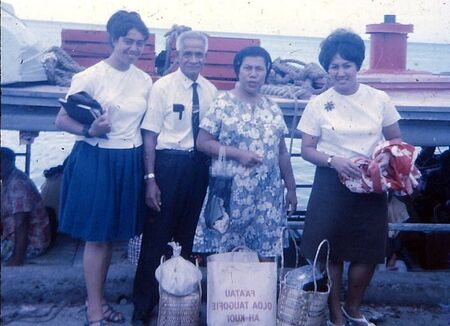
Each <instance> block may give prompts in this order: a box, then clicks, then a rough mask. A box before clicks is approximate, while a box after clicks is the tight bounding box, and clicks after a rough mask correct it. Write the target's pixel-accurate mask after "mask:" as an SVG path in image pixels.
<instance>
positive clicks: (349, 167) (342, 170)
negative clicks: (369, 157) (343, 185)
mask: <svg viewBox="0 0 450 326" xmlns="http://www.w3.org/2000/svg"><path fill="white" fill-rule="evenodd" d="M331 166H332V167H333V168H334V169H335V170H336V171H337V172H338V173H339V174H341V175H342V176H344V177H345V178H347V179H355V178H359V177H360V176H361V170H360V169H359V167H358V165H357V164H356V163H354V162H352V161H351V160H350V159H347V158H343V157H338V156H335V157H333V159H332V160H331Z"/></svg>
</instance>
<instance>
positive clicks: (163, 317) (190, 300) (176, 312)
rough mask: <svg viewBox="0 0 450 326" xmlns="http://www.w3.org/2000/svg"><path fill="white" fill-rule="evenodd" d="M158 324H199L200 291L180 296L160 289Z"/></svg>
mask: <svg viewBox="0 0 450 326" xmlns="http://www.w3.org/2000/svg"><path fill="white" fill-rule="evenodd" d="M159 296H160V297H159V313H158V326H163V325H164V326H194V325H195V326H197V325H199V323H200V306H201V301H202V300H201V294H200V291H197V292H194V293H191V294H189V295H186V296H183V297H178V296H175V295H172V294H170V293H168V292H166V291H164V290H162V289H160V291H159Z"/></svg>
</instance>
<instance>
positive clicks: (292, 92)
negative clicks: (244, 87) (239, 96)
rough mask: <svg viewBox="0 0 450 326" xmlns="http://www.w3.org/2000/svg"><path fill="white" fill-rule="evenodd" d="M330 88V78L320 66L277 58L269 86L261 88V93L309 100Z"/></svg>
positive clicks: (270, 75) (269, 79) (269, 78)
mask: <svg viewBox="0 0 450 326" xmlns="http://www.w3.org/2000/svg"><path fill="white" fill-rule="evenodd" d="M330 86H331V80H330V77H329V76H328V74H327V73H326V72H325V71H324V70H323V69H322V68H321V67H320V66H319V65H317V64H315V63H308V64H306V63H304V62H302V61H299V60H295V59H281V58H277V59H275V60H274V62H273V63H272V69H271V70H270V73H269V77H268V84H265V85H264V86H263V87H262V88H261V92H262V93H263V94H266V95H271V96H277V97H283V98H290V99H299V100H307V99H309V98H310V97H311V96H312V95H317V94H320V93H322V92H324V91H326V90H327V89H328V88H329V87H330Z"/></svg>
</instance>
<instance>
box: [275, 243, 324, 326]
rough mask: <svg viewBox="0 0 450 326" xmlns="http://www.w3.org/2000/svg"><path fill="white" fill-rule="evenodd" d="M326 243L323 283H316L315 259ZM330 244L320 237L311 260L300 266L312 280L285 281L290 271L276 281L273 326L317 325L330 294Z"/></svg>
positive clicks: (306, 276)
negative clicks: (310, 281)
mask: <svg viewBox="0 0 450 326" xmlns="http://www.w3.org/2000/svg"><path fill="white" fill-rule="evenodd" d="M325 244H326V245H327V256H326V271H327V274H326V276H327V277H326V279H325V278H323V280H324V281H326V282H319V281H318V280H317V279H318V276H317V267H316V265H317V259H318V257H319V253H320V250H321V249H322V246H323V245H325ZM329 259H330V244H329V242H328V240H323V241H322V242H321V243H320V244H319V246H318V248H317V251H316V256H315V257H314V262H313V264H312V266H311V265H309V266H306V267H310V268H309V269H308V268H306V269H305V268H303V270H302V272H303V273H304V276H305V278H306V279H308V278H309V277H310V276H312V283H307V282H305V284H304V285H303V286H301V287H299V286H298V284H295V283H292V282H288V280H289V279H295V277H291V278H290V275H289V274H290V273H295V272H296V271H295V270H293V271H291V272H288V273H286V275H285V276H284V278H283V280H282V281H281V282H280V294H279V300H278V312H277V325H278V326H321V325H322V324H323V322H324V320H325V315H326V309H327V301H328V295H329V294H330V288H331V280H330V277H329V275H330V273H329Z"/></svg>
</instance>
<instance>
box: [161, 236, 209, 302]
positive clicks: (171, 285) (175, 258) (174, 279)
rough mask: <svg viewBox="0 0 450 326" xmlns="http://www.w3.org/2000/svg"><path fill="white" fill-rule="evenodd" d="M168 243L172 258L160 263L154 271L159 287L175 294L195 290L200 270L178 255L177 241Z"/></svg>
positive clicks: (199, 279)
mask: <svg viewBox="0 0 450 326" xmlns="http://www.w3.org/2000/svg"><path fill="white" fill-rule="evenodd" d="M168 244H169V246H171V247H172V248H173V255H172V258H170V259H168V260H166V261H165V262H163V263H161V265H159V267H158V268H157V269H156V272H155V276H156V279H157V280H158V282H159V285H160V287H161V289H163V290H164V291H166V292H168V293H170V294H173V295H176V296H185V295H189V294H191V293H194V292H197V291H198V290H199V289H198V287H199V282H200V281H201V279H202V273H201V271H200V270H199V269H198V267H197V266H195V265H194V264H192V263H191V262H190V261H187V260H186V259H184V258H183V257H181V256H180V254H181V246H179V245H178V243H176V242H169V243H168Z"/></svg>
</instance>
